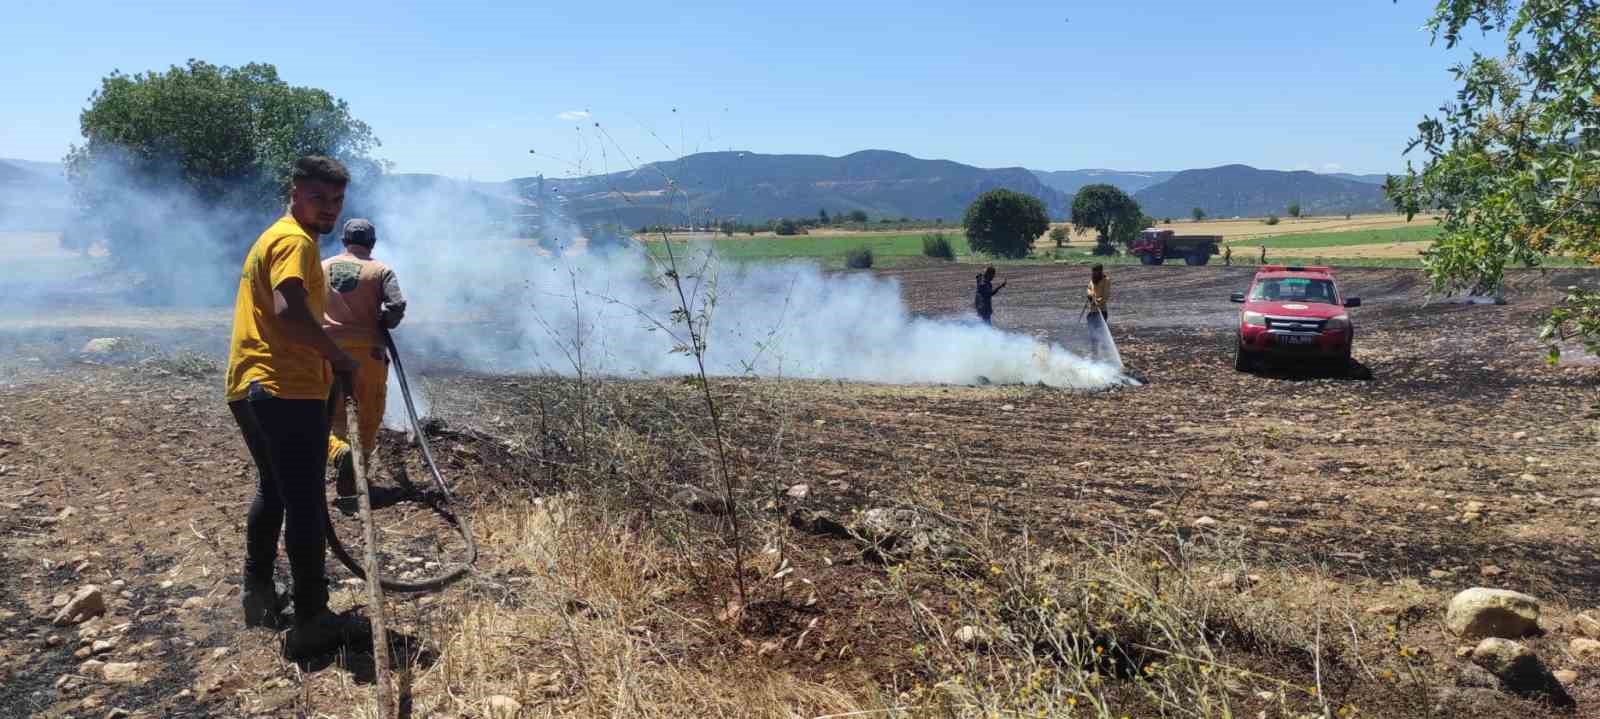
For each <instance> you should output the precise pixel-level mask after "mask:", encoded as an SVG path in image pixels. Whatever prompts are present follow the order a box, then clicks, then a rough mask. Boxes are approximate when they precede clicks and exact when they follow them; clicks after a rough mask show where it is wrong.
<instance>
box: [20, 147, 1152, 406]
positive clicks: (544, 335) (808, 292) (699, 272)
mask: <svg viewBox="0 0 1600 719" xmlns="http://www.w3.org/2000/svg"><path fill="white" fill-rule="evenodd" d="M102 172H105V173H107V174H106V175H105V176H103V177H100V178H98V180H99V185H100V186H101V187H113V186H114V187H115V188H117V190H118V193H117V194H118V197H117V199H116V201H117V202H118V203H119V208H118V209H119V211H120V212H122V213H134V214H135V215H136V216H137V217H138V218H139V219H138V223H137V224H138V225H140V226H143V227H145V228H149V227H160V228H163V229H162V231H160V232H154V233H149V232H146V233H145V234H144V235H143V236H142V237H141V238H139V240H138V241H137V242H133V241H130V240H126V239H124V241H122V242H119V243H118V244H117V245H116V246H115V248H114V249H115V253H116V255H117V257H116V262H115V265H116V266H118V267H122V268H128V267H132V268H143V269H145V270H147V271H149V270H158V269H160V268H163V267H165V268H168V269H169V270H171V269H174V268H176V270H177V271H176V272H175V273H171V274H172V276H173V277H176V278H177V279H178V280H179V281H177V282H173V283H170V284H171V287H170V288H168V289H170V291H171V292H172V293H173V294H174V295H175V297H176V298H177V299H179V300H181V301H183V302H185V303H190V304H200V305H203V306H213V307H216V308H217V309H218V317H219V321H222V322H225V321H226V320H225V319H223V318H225V317H226V309H225V308H226V307H228V306H229V305H231V303H232V301H233V295H234V292H235V288H236V287H237V282H238V268H239V263H240V262H241V261H242V258H243V255H244V253H245V252H246V249H247V247H248V245H249V242H250V241H251V240H253V239H254V236H255V233H256V232H259V230H260V228H262V227H265V226H266V225H267V224H268V223H269V222H270V221H271V220H272V217H271V216H266V215H262V216H257V214H258V213H244V212H239V211H233V212H226V211H222V210H217V209H215V207H214V206H208V205H206V204H204V203H200V202H197V201H195V200H194V198H193V197H192V195H190V194H188V193H186V192H184V191H183V190H182V189H181V188H180V187H179V186H178V185H177V184H176V183H152V182H150V181H149V177H148V176H143V177H132V176H127V177H118V176H116V175H115V174H114V173H115V172H116V171H115V169H114V168H112V169H105V170H102ZM351 197H352V198H354V199H353V200H352V202H351V203H350V204H349V205H347V210H348V211H347V213H346V215H347V218H348V217H352V216H366V217H368V218H369V219H371V220H373V221H374V223H375V224H376V226H377V229H378V237H379V240H378V244H377V247H376V250H375V256H376V257H378V258H379V259H382V260H384V261H385V262H387V263H388V264H390V266H392V267H394V268H395V270H396V272H397V273H398V275H399V278H400V282H401V286H402V288H403V289H404V291H405V293H406V295H407V297H408V299H409V300H410V309H409V311H408V313H407V319H406V322H405V324H403V325H402V326H401V328H400V329H399V330H398V331H397V333H396V337H397V341H398V343H399V345H400V348H401V350H402V351H403V352H404V353H405V355H404V356H405V358H406V359H407V360H408V361H409V362H410V364H411V368H412V370H413V374H414V373H415V371H416V370H417V369H422V368H452V369H458V370H462V371H471V372H483V373H507V372H515V373H523V372H541V373H557V374H563V375H574V374H577V373H580V372H581V373H585V374H589V375H607V376H614V377H661V376H673V375H686V374H692V373H693V372H695V370H696V364H695V361H694V357H693V356H692V355H690V354H687V353H685V352H681V351H678V352H675V351H674V348H682V347H684V346H687V345H688V344H689V343H690V340H689V335H688V332H687V330H688V327H687V326H686V324H685V322H684V318H683V317H682V316H681V315H680V314H679V313H678V312H676V311H677V310H678V308H679V302H680V299H679V296H678V293H677V289H676V288H675V287H674V286H672V284H671V283H669V282H664V281H663V270H664V268H663V267H662V265H661V264H660V262H659V261H658V260H656V259H655V258H652V257H651V255H650V254H649V253H647V252H646V251H645V250H644V248H643V247H642V246H640V245H639V244H638V243H635V242H631V241H617V242H609V243H600V244H597V243H596V242H593V241H591V238H588V237H586V236H585V232H584V231H583V230H581V229H580V228H579V227H577V226H576V225H574V224H573V223H572V222H571V221H569V220H567V219H566V218H565V217H564V216H563V213H562V212H561V211H560V208H559V205H557V204H555V203H549V206H547V207H543V208H540V207H539V206H537V205H534V204H533V203H531V202H529V201H527V200H525V199H521V198H516V197H513V196H512V193H510V191H509V190H507V191H506V195H505V196H504V197H497V198H492V199H493V201H485V199H486V197H485V195H484V193H483V192H482V187H478V188H476V189H467V187H466V186H465V185H464V184H462V183H455V182H453V181H449V180H444V179H442V178H430V177H422V176H390V177H386V178H384V180H383V181H381V182H377V183H372V186H370V187H359V186H355V185H352V187H351ZM508 206H511V207H516V208H521V209H520V210H518V211H520V212H525V213H527V214H536V213H538V212H541V211H542V212H543V217H542V226H543V234H544V235H545V236H544V237H542V238H540V239H539V240H535V239H519V238H516V237H515V236H516V235H518V234H523V233H519V232H518V231H516V230H515V229H514V227H513V225H512V224H511V223H508V221H507V220H508V218H507V217H506V214H507V211H506V207H508ZM98 229H99V231H101V232H107V231H115V228H98ZM224 232H225V233H232V235H224V236H220V237H219V233H224ZM75 239H79V238H78V237H75V236H73V235H72V234H70V232H69V234H68V236H67V240H68V241H69V242H71V241H73V240H75ZM712 247H714V243H712V244H710V245H706V246H697V247H688V246H684V245H681V244H680V245H677V246H676V249H677V250H678V253H679V254H678V272H679V274H680V275H681V277H682V280H683V285H684V292H685V293H686V294H687V296H688V300H689V303H690V305H691V308H692V312H693V314H694V318H695V320H694V321H695V322H696V323H697V326H699V327H703V328H704V329H706V335H705V337H704V341H705V345H706V353H705V359H706V369H707V370H708V371H709V372H710V373H712V374H715V375H722V376H760V377H787V378H827V379H842V380H858V381H867V382H884V383H952V384H972V383H982V382H992V383H996V384H1008V383H1027V384H1033V383H1043V384H1046V385H1050V386H1056V387H1069V388H1098V387H1105V386H1110V385H1114V384H1120V383H1125V382H1128V381H1129V380H1128V379H1127V378H1125V377H1124V376H1123V374H1122V372H1121V368H1120V364H1119V363H1117V362H1115V361H1094V360H1090V359H1086V358H1084V357H1081V356H1079V355H1076V354H1074V353H1072V352H1070V351H1068V350H1067V349H1065V348H1063V347H1061V346H1059V345H1055V344H1050V343H1045V342H1041V341H1039V340H1036V339H1034V338H1032V337H1029V336H1025V335H1020V334H1014V333H1006V332H1002V331H999V330H996V329H994V328H992V327H989V326H987V325H983V324H980V323H978V322H975V321H958V320H947V319H933V318H927V317H920V316H916V315H914V314H913V313H912V312H911V311H910V309H909V308H908V307H907V306H906V304H905V302H904V301H903V299H902V296H901V292H900V286H899V284H898V282H896V281H895V280H892V279H886V278H882V277H879V276H876V275H873V274H871V273H859V272H852V273H826V272H823V271H822V270H821V269H820V268H818V267H817V266H815V265H812V264H807V263H796V262H789V263H782V264H737V263H725V262H721V261H719V260H718V259H717V258H716V256H715V255H714V253H713V252H712V251H711V249H710V248H712ZM338 251H339V247H338V241H337V237H336V235H335V236H330V237H328V238H325V244H324V256H329V255H331V254H333V253H336V252H338ZM952 291H953V292H967V291H969V290H968V289H967V288H965V287H963V288H952ZM36 296H38V295H36ZM130 298H131V299H133V300H134V301H136V302H137V301H139V300H140V299H142V295H141V294H140V293H139V292H137V291H134V292H130ZM225 341H226V337H225V335H224V336H219V337H218V338H217V341H216V343H215V345H214V346H215V347H217V348H218V350H219V351H221V350H223V349H225V348H224V344H225ZM412 384H413V388H414V389H417V386H416V383H415V382H413V383H412ZM391 389H393V390H396V391H397V390H398V388H397V387H391ZM419 400H423V401H425V398H419ZM419 409H421V410H423V411H424V412H425V411H426V410H425V407H419ZM402 410H403V407H402V406H401V405H400V403H399V402H398V401H397V402H394V403H392V408H391V412H390V415H391V420H398V419H399V418H401V417H403V415H402V414H400V412H401V411H402ZM394 423H395V424H400V423H399V422H397V421H396V422H394Z"/></svg>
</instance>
